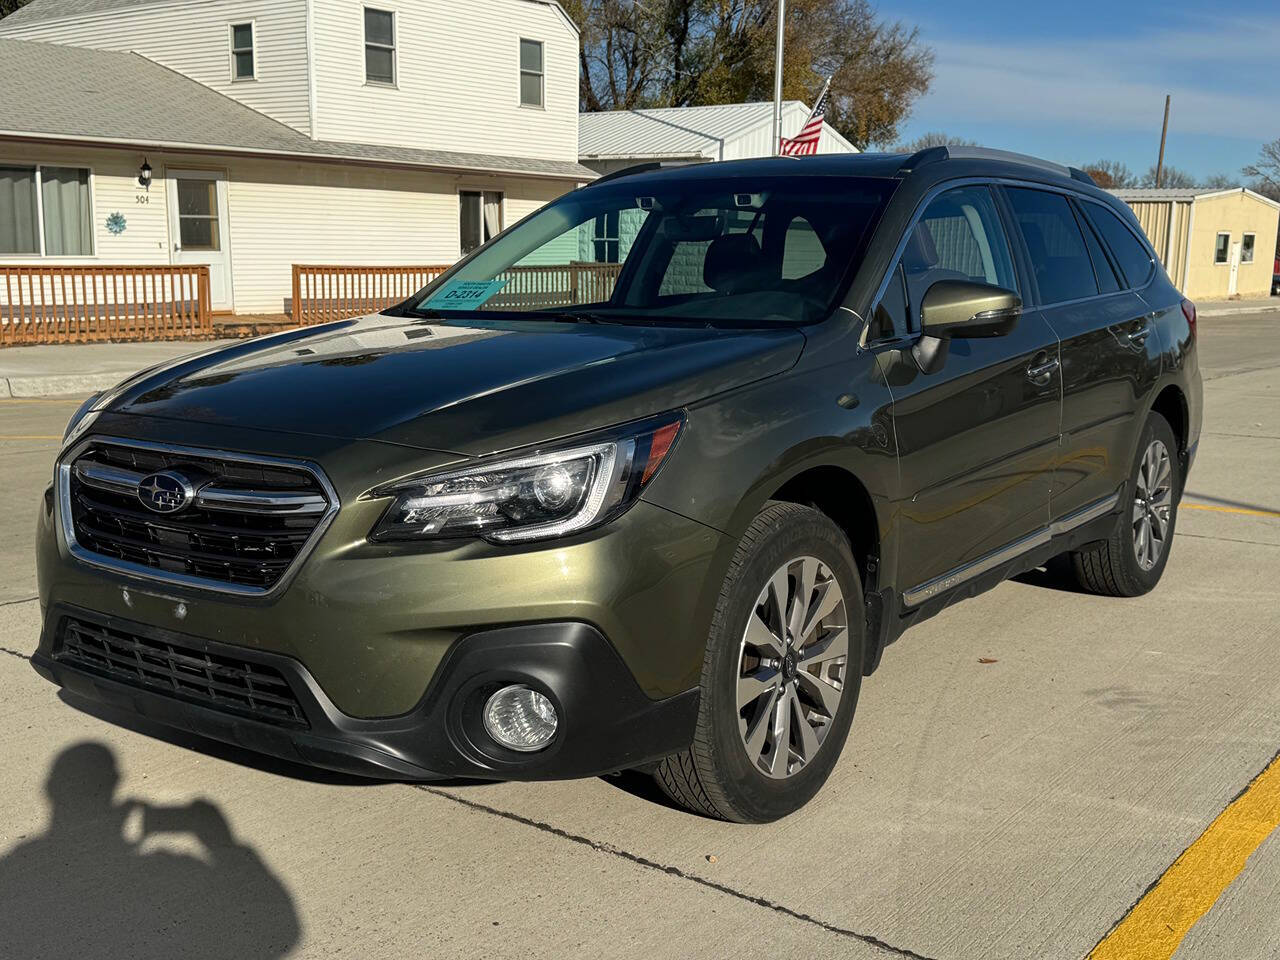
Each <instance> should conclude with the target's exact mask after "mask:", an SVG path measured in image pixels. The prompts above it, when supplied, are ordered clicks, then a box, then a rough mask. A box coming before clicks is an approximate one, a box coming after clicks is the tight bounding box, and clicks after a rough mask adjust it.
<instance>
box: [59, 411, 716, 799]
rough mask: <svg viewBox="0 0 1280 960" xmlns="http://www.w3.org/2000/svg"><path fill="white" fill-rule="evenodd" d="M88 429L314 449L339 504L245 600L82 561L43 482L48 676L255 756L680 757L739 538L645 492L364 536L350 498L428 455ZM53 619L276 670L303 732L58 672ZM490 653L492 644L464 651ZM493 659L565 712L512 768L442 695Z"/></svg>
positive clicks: (256, 448)
mask: <svg viewBox="0 0 1280 960" xmlns="http://www.w3.org/2000/svg"><path fill="white" fill-rule="evenodd" d="M127 421H128V422H127ZM99 426H101V428H102V429H103V430H104V431H105V432H109V433H112V434H115V435H130V436H138V437H139V439H150V440H158V441H168V442H174V441H175V440H176V439H177V438H176V437H175V434H176V433H177V432H178V431H181V433H182V437H181V439H182V440H183V441H184V442H186V443H187V444H190V445H193V446H201V447H217V446H221V447H225V448H230V449H233V450H244V451H245V452H247V453H255V452H256V453H261V454H275V455H281V456H292V457H299V458H306V459H310V460H314V461H316V462H318V463H319V464H320V466H321V467H322V468H323V470H324V471H325V472H326V474H327V475H328V477H329V479H330V481H331V482H332V484H333V487H334V489H335V491H336V494H337V496H338V497H339V499H340V502H341V508H340V509H339V511H338V512H337V514H336V515H335V516H334V518H333V521H332V523H331V525H330V526H329V527H328V528H327V529H326V530H325V532H324V534H323V536H322V537H321V538H320V540H319V541H318V542H317V543H316V545H315V547H314V549H313V550H312V552H311V553H310V554H309V555H308V556H307V557H306V559H305V562H303V563H302V564H301V566H300V567H299V569H298V570H297V571H296V574H295V575H294V576H293V577H292V579H290V580H289V582H288V583H287V585H286V586H285V588H284V589H282V590H280V591H279V592H277V593H274V594H272V595H270V596H260V597H238V596H233V595H227V594H217V593H213V592H210V591H207V590H201V589H199V588H197V587H189V586H185V585H175V584H166V583H161V582H157V581H155V580H152V579H148V578H146V577H139V576H136V575H134V574H132V573H127V572H121V571H118V570H110V569H103V568H100V567H95V566H90V565H88V564H86V563H84V562H82V561H81V560H78V559H77V558H76V557H74V556H72V555H71V553H70V551H69V550H68V547H67V543H66V540H65V537H64V536H63V533H62V530H61V524H60V523H59V522H58V516H57V514H58V509H59V508H58V505H57V504H56V503H55V500H56V499H57V498H56V497H54V496H53V491H52V490H51V491H49V493H48V494H47V495H46V497H45V499H44V502H43V504H42V506H41V510H40V513H39V518H38V524H37V538H36V543H37V546H36V554H37V571H38V577H39V584H40V601H41V608H42V612H43V614H44V621H45V623H44V628H43V634H42V638H41V642H40V647H39V649H38V651H37V653H36V655H35V658H34V662H35V663H36V665H37V667H38V669H40V671H41V672H42V673H43V674H44V675H45V676H47V677H49V678H50V679H52V680H54V681H55V682H57V683H61V684H63V685H64V686H66V687H68V688H70V689H72V690H74V691H76V692H79V693H81V694H85V695H88V696H91V697H93V698H95V699H98V700H102V701H108V702H114V703H117V704H119V705H122V706H125V707H127V708H129V709H132V710H135V711H137V712H139V713H142V714H144V715H146V716H151V717H154V718H156V719H159V720H161V721H163V722H165V723H168V724H171V725H175V726H178V727H183V728H187V729H192V730H196V731H197V732H200V733H205V734H207V735H209V736H213V737H216V738H218V739H222V740H229V741H231V742H235V743H241V744H243V745H245V746H249V747H252V748H253V749H257V750H262V751H264V752H267V753H272V754H277V755H281V756H287V757H290V758H292V759H304V760H306V761H307V762H311V763H323V765H325V766H331V767H338V768H340V769H356V768H360V769H363V770H364V771H365V772H369V771H370V770H375V771H376V770H379V769H381V770H384V771H386V772H387V773H388V774H389V775H393V776H419V777H427V776H488V777H501V778H507V779H514V778H521V777H527V778H540V777H559V776H577V775H586V774H589V773H592V772H598V771H603V770H612V769H617V768H619V767H621V766H627V765H630V764H635V763H639V762H642V760H643V759H644V755H646V754H648V755H652V756H658V755H661V753H662V752H670V750H669V749H668V748H669V747H671V745H672V744H673V743H674V747H671V748H672V749H677V750H678V749H679V748H680V747H681V746H683V745H684V744H687V742H688V740H689V738H691V736H692V731H693V720H692V712H691V710H690V708H689V706H688V704H689V703H690V702H691V701H692V700H693V699H694V698H693V697H692V696H691V695H689V692H690V691H692V690H693V689H694V688H696V687H697V684H698V678H699V675H700V672H701V667H702V660H703V652H704V645H705V638H706V631H707V624H708V623H709V621H710V617H711V614H712V610H713V607H714V601H715V595H716V590H715V589H713V588H711V587H710V586H709V585H710V584H712V583H713V582H715V583H718V578H717V576H716V573H715V571H716V570H717V569H719V567H720V566H722V565H723V564H724V563H725V562H726V558H727V556H728V554H729V553H730V552H731V548H732V545H731V544H729V543H728V542H727V538H725V537H724V535H722V534H720V533H719V532H718V531H715V530H713V529H711V528H709V527H707V526H705V525H703V524H699V523H697V522H695V521H693V520H689V519H687V518H685V517H682V516H680V515H678V514H675V513H672V512H671V511H669V510H666V509H663V508H661V507H658V506H655V505H653V504H650V503H646V502H645V501H643V500H642V501H640V502H639V503H637V504H635V506H633V507H632V508H631V509H630V510H629V511H628V512H627V513H625V514H624V515H623V516H621V517H619V518H618V519H617V520H615V521H613V522H612V523H610V524H609V525H607V526H606V527H604V528H600V529H597V530H593V531H589V532H586V533H583V534H581V535H579V536H576V537H570V538H565V539H564V540H560V541H552V542H546V543H538V544H528V545H511V546H502V547H498V546H493V545H490V544H487V543H484V542H481V541H448V542H442V543H431V544H373V543H370V542H369V541H368V540H367V534H368V531H369V530H370V529H371V528H372V526H373V524H374V522H375V521H376V520H377V518H378V516H379V515H380V513H381V511H382V509H383V507H384V505H385V504H384V503H383V502H379V501H376V500H369V499H364V498H362V497H361V494H362V493H363V491H364V490H365V489H367V487H368V483H369V479H368V478H369V477H370V476H400V475H404V474H406V473H408V472H410V471H411V470H412V469H418V468H420V467H421V465H422V463H423V461H424V459H429V457H430V455H429V454H424V453H423V452H422V451H417V450H411V449H408V448H399V447H395V446H392V445H388V444H378V443H373V442H364V441H355V442H351V441H339V440H317V439H316V438H300V437H295V436H289V435H277V434H266V433H263V432H261V431H251V430H239V429H237V428H225V427H223V428H219V429H218V430H217V431H214V430H212V429H211V428H208V427H206V426H205V425H202V424H188V425H175V424H169V423H164V422H161V421H149V420H146V419H145V418H123V417H113V418H111V422H109V423H108V422H106V421H104V422H103V424H101V425H99ZM108 427H109V429H107V428H108ZM439 459H440V460H442V461H443V460H447V457H444V456H443V455H441V456H439ZM66 610H78V611H82V612H84V614H85V616H86V617H88V618H90V619H96V620H99V621H106V622H118V623H125V624H132V625H134V626H136V628H137V629H138V630H139V632H142V633H147V634H158V635H168V634H173V635H175V636H178V637H181V638H183V640H184V643H187V644H188V645H189V644H192V643H195V644H197V645H200V644H203V645H206V646H205V647H204V648H205V649H209V650H229V651H234V652H235V653H236V654H237V655H238V656H242V657H244V658H246V659H254V658H263V659H264V661H266V662H270V663H273V664H275V663H278V664H280V667H279V669H280V670H281V671H282V672H284V673H285V674H286V675H288V676H289V677H290V678H291V684H292V685H293V686H294V687H295V689H296V691H297V694H298V696H299V698H300V699H302V700H303V701H304V706H305V709H306V712H307V715H308V719H309V720H310V725H309V728H308V730H306V731H302V732H299V731H285V732H282V731H281V730H278V729H272V728H271V727H269V726H263V725H261V724H258V723H257V722H256V721H254V720H245V719H243V718H239V717H228V716H226V715H224V714H222V713H219V712H218V711H217V710H211V709H209V708H208V707H206V706H200V705H192V704H189V703H184V702H182V701H175V700H173V698H167V697H165V696H164V695H162V694H157V693H155V692H152V691H147V690H141V691H140V690H136V689H131V688H129V687H128V686H124V685H121V684H119V683H117V682H115V681H114V680H112V679H110V678H104V677H94V676H90V675H88V674H86V673H85V672H84V671H83V670H81V669H79V668H78V667H77V666H75V665H71V664H68V663H67V662H61V663H60V662H59V661H58V659H57V657H56V655H55V648H56V643H57V630H58V621H59V617H61V616H63V615H64V613H61V612H60V611H66ZM548 630H550V631H552V634H554V637H555V639H554V640H549V639H548V638H549V636H550V635H549V634H548V633H547V632H546V631H548ZM511 631H515V632H516V633H514V634H513V633H512V632H511ZM517 635H518V636H517ZM513 636H517V639H518V640H519V642H518V643H517V642H513V640H512V637H513ZM566 637H567V638H568V639H566ZM530 638H533V639H532V640H531V639H530ZM484 650H492V651H493V652H492V653H491V654H484V655H483V656H482V655H481V654H480V653H477V652H475V651H484ZM503 658H507V659H508V660H509V667H510V669H511V670H512V671H514V674H519V673H520V671H537V672H538V675H545V676H544V679H543V680H542V681H541V682H542V683H543V684H544V685H545V686H547V687H548V689H549V690H550V693H551V694H552V695H553V700H557V701H558V702H561V703H563V704H564V706H565V708H566V709H567V710H569V711H570V713H569V715H568V716H567V717H566V726H565V734H564V739H563V744H564V745H563V746H559V747H557V746H554V745H553V746H552V747H550V748H548V750H547V751H543V752H540V753H538V754H531V755H522V756H521V757H520V758H518V761H517V760H512V758H509V757H502V756H496V757H495V756H490V755H487V754H485V752H484V751H483V750H479V751H476V750H472V749H471V748H470V747H468V746H467V743H466V742H464V741H465V738H463V737H461V736H460V735H459V734H458V731H457V730H456V729H451V728H450V727H449V725H448V724H449V723H454V722H455V721H454V720H453V719H452V718H451V715H450V714H449V713H448V711H449V710H450V709H452V704H453V694H454V687H459V688H460V687H461V685H463V684H464V682H466V681H467V680H468V678H467V677H464V676H463V675H462V674H461V673H460V672H459V671H461V670H463V669H469V670H478V669H481V668H483V669H484V670H486V671H495V670H499V669H500V668H501V666H502V661H503ZM560 661H563V662H560ZM446 667H447V668H448V669H447V671H446ZM446 674H448V676H447V677H446ZM514 674H513V676H514ZM535 679H537V678H536V677H535ZM553 681H554V683H553ZM517 682H519V681H518V678H517ZM446 684H447V685H446ZM579 686H582V687H583V689H582V690H579V689H578V687H579ZM588 690H589V691H590V693H589V694H588ZM600 691H604V693H603V694H602V695H601V696H597V694H598V693H600ZM633 694H636V695H637V696H638V698H639V699H636V698H635V697H633V696H632V695H633ZM682 695H683V696H682ZM441 711H445V712H441ZM446 721H447V722H446ZM579 725H581V726H582V730H583V731H584V732H583V733H581V734H580V733H578V732H577V731H578V726H579ZM650 727H652V728H653V729H652V731H650V730H649V728H650ZM588 730H598V731H602V737H603V738H604V739H599V740H596V739H592V738H589V737H588V736H587V734H586V732H585V731H588ZM672 730H679V735H676V734H674V733H671V731H672ZM560 739H561V738H560V737H557V741H560ZM606 740H607V741H609V742H607V743H606V742H605V741H606ZM472 746H474V744H473V745H472ZM322 757H328V760H323V759H317V758H322ZM509 761H510V762H509Z"/></svg>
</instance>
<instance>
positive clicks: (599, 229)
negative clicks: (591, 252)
mask: <svg viewBox="0 0 1280 960" xmlns="http://www.w3.org/2000/svg"><path fill="white" fill-rule="evenodd" d="M591 239H592V242H593V245H594V246H595V260H596V263H617V262H618V253H619V251H618V211H617V210H614V211H613V212H612V213H602V214H601V215H600V216H598V217H596V225H595V229H594V230H593V231H592V235H591Z"/></svg>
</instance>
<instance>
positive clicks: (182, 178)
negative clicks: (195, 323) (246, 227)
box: [169, 170, 234, 310]
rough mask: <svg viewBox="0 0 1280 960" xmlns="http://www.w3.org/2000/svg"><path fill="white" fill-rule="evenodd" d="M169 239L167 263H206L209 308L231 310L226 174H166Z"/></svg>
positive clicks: (208, 172) (213, 172) (199, 172)
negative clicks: (170, 244)
mask: <svg viewBox="0 0 1280 960" xmlns="http://www.w3.org/2000/svg"><path fill="white" fill-rule="evenodd" d="M169 239H170V240H171V241H172V244H173V249H172V250H171V251H170V253H169V261H170V263H175V264H180V263H204V264H208V265H209V300H210V305H211V306H212V308H213V309H214V310H230V309H232V307H233V306H234V302H233V297H232V292H231V243H230V240H231V238H230V235H229V234H228V232H227V177H226V174H224V173H219V172H217V171H210V170H171V171H169Z"/></svg>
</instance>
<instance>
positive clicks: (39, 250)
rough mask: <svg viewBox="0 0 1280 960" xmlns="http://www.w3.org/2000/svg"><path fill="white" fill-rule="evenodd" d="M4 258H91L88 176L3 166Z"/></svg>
mask: <svg viewBox="0 0 1280 960" xmlns="http://www.w3.org/2000/svg"><path fill="white" fill-rule="evenodd" d="M42 222H43V224H44V229H43V231H42V230H41V229H40V225H41V223H42ZM0 254H37V255H39V254H43V255H45V256H49V257H89V256H92V255H93V200H92V196H91V194H90V188H89V171H88V170H86V169H84V168H82V167H0Z"/></svg>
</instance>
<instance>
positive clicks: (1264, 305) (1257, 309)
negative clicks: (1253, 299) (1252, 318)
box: [1196, 300, 1280, 317]
mask: <svg viewBox="0 0 1280 960" xmlns="http://www.w3.org/2000/svg"><path fill="white" fill-rule="evenodd" d="M1240 313H1280V303H1268V302H1266V301H1265V300H1263V301H1259V302H1258V303H1256V304H1255V305H1253V306H1248V307H1209V308H1208V309H1207V310H1201V309H1199V308H1197V309H1196V316H1199V317H1230V316H1234V315H1236V314H1240Z"/></svg>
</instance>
